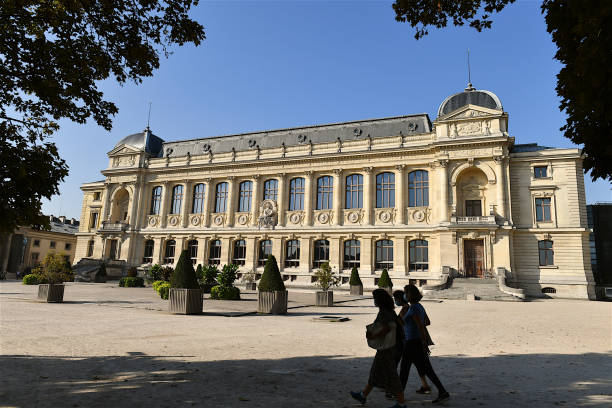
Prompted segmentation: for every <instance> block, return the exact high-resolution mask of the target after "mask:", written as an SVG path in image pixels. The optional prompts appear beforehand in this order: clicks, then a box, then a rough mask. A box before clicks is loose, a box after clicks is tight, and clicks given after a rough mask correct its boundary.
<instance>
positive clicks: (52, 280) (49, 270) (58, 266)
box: [32, 252, 72, 303]
mask: <svg viewBox="0 0 612 408" xmlns="http://www.w3.org/2000/svg"><path fill="white" fill-rule="evenodd" d="M32 272H33V273H34V275H36V276H37V280H38V283H39V285H38V300H40V301H43V302H48V303H61V302H63V301H64V281H65V280H68V279H69V278H70V276H71V275H72V270H68V269H67V263H66V261H65V259H64V256H63V255H62V254H58V253H54V252H49V253H47V255H46V256H45V259H43V261H42V263H41V264H40V266H38V267H36V268H34V269H33V270H32Z"/></svg>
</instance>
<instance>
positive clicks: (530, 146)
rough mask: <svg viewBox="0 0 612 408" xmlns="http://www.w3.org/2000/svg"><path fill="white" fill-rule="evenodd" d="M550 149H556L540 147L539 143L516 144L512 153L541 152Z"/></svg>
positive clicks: (511, 150)
mask: <svg viewBox="0 0 612 408" xmlns="http://www.w3.org/2000/svg"><path fill="white" fill-rule="evenodd" d="M548 149H554V147H548V146H539V145H538V144H537V143H525V144H515V145H514V146H512V148H511V149H510V153H526V152H539V151H541V150H548Z"/></svg>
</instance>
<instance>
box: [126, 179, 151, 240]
mask: <svg viewBox="0 0 612 408" xmlns="http://www.w3.org/2000/svg"><path fill="white" fill-rule="evenodd" d="M143 177H144V176H140V177H139V179H138V180H137V181H136V183H135V189H136V190H137V191H138V193H134V204H133V205H135V206H136V214H135V215H134V217H135V218H134V219H132V220H130V223H131V224H132V226H133V227H134V228H136V229H140V228H142V226H143V214H146V211H147V208H146V201H147V200H146V199H145V197H146V195H145V190H146V184H145V183H144V180H143Z"/></svg>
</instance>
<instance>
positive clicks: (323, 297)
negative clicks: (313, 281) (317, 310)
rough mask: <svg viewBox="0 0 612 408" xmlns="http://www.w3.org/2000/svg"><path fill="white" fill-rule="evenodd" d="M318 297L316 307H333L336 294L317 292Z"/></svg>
mask: <svg viewBox="0 0 612 408" xmlns="http://www.w3.org/2000/svg"><path fill="white" fill-rule="evenodd" d="M316 295H317V303H316V306H320V307H332V306H333V305H334V292H332V291H330V290H328V291H320V292H317V293H316Z"/></svg>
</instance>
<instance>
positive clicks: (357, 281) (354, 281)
mask: <svg viewBox="0 0 612 408" xmlns="http://www.w3.org/2000/svg"><path fill="white" fill-rule="evenodd" d="M349 285H354V286H358V285H361V286H363V283H362V282H361V278H360V277H359V271H358V270H357V267H355V266H353V269H351V278H350V279H349Z"/></svg>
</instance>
